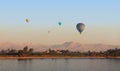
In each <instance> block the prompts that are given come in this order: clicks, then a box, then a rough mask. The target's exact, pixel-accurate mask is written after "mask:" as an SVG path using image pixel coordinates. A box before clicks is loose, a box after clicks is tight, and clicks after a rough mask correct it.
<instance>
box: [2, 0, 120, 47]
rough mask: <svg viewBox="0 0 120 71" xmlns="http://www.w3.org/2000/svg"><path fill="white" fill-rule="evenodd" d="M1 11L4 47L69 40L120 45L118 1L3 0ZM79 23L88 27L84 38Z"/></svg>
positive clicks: (119, 2)
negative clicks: (78, 28)
mask: <svg viewBox="0 0 120 71" xmlns="http://www.w3.org/2000/svg"><path fill="white" fill-rule="evenodd" d="M0 11H1V12H0V18H1V19H0V44H1V47H2V46H7V44H4V45H3V44H2V43H8V44H9V43H10V45H11V43H15V44H14V46H16V45H19V46H24V45H29V44H36V45H37V44H41V45H45V46H47V45H57V44H64V43H65V42H70V41H73V42H77V43H80V44H93V45H95V44H103V45H113V46H117V45H120V20H119V19H120V1H119V0H114V1H108V0H100V1H94V0H90V1H88V0H84V1H83V0H71V1H65V0H60V1H58V0H56V1H55V0H20V1H13V0H12V1H6V0H4V1H1V2H0ZM26 18H29V19H30V22H29V23H26V21H25V20H26ZM58 22H62V25H61V26H59V25H58ZM80 22H82V23H84V24H85V25H86V27H85V30H84V31H83V32H82V34H81V35H80V34H79V32H78V31H77V29H76V24H77V23H80ZM48 31H49V32H50V33H48ZM76 45H77V44H76Z"/></svg>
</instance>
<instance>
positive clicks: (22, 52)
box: [0, 46, 120, 57]
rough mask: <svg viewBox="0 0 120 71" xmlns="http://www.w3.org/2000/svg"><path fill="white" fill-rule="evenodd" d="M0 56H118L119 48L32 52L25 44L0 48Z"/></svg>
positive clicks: (119, 54) (119, 53)
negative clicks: (13, 47)
mask: <svg viewBox="0 0 120 71" xmlns="http://www.w3.org/2000/svg"><path fill="white" fill-rule="evenodd" d="M0 56H18V57H21V56H79V57H82V56H90V57H94V56H96V57H97V56H98V57H110V56H112V57H117V56H120V49H117V48H115V49H109V50H106V51H100V52H95V51H88V52H80V51H74V52H73V51H69V50H51V49H49V50H47V51H44V52H34V49H33V48H28V46H25V47H24V48H23V49H22V50H16V49H7V50H0Z"/></svg>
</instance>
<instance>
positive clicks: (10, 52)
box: [0, 46, 34, 56]
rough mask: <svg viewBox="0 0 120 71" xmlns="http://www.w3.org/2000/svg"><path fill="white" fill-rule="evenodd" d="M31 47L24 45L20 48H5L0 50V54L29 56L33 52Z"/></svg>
mask: <svg viewBox="0 0 120 71" xmlns="http://www.w3.org/2000/svg"><path fill="white" fill-rule="evenodd" d="M33 50H34V49H33V48H28V46H25V47H24V48H23V49H22V50H16V49H7V50H1V51H0V55H2V56H30V55H32V54H33Z"/></svg>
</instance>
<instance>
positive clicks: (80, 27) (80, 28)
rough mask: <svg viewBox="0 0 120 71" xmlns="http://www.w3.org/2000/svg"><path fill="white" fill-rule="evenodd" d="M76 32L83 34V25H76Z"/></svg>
mask: <svg viewBox="0 0 120 71" xmlns="http://www.w3.org/2000/svg"><path fill="white" fill-rule="evenodd" d="M76 28H77V30H78V31H79V32H80V34H81V33H82V32H83V30H84V29H85V25H84V24H83V23H78V24H77V25H76Z"/></svg>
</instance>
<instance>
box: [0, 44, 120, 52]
mask: <svg viewBox="0 0 120 71" xmlns="http://www.w3.org/2000/svg"><path fill="white" fill-rule="evenodd" d="M24 46H26V44H16V43H9V42H5V43H0V49H8V48H10V49H22V48H23V47H24ZM27 46H28V47H29V48H33V49H34V50H35V51H45V50H48V49H49V48H50V49H54V50H70V51H82V52H83V51H88V50H90V51H105V50H108V49H115V48H120V46H118V45H105V44H80V43H78V42H64V43H63V44H56V45H43V44H27Z"/></svg>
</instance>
